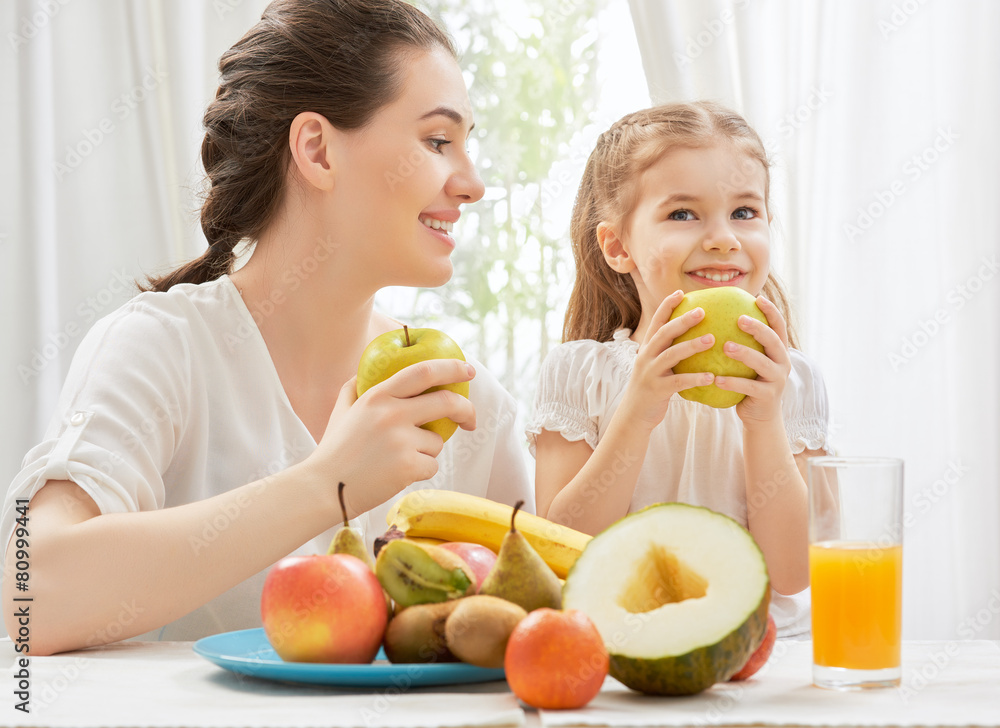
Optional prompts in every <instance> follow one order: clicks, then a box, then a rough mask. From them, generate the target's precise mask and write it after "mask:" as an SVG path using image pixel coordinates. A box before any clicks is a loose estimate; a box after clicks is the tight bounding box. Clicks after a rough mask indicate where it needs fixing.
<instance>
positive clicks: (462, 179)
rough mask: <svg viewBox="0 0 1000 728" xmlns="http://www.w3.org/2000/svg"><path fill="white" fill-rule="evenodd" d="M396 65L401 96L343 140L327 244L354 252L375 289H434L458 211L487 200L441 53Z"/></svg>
mask: <svg viewBox="0 0 1000 728" xmlns="http://www.w3.org/2000/svg"><path fill="white" fill-rule="evenodd" d="M398 63H400V65H401V66H402V67H403V68H404V69H405V70H404V71H403V84H402V91H401V92H400V94H399V96H398V97H397V98H396V100H395V101H393V102H392V103H390V104H388V105H387V106H385V107H383V108H382V109H380V110H379V111H378V112H377V113H376V114H375V116H374V117H373V118H372V120H371V121H370V122H369V123H368V124H367V125H366V126H365V127H364V128H362V129H359V130H356V131H353V132H348V133H347V134H346V143H345V144H344V145H343V146H342V159H341V160H339V165H338V166H339V167H340V169H339V170H338V174H337V182H336V189H335V190H334V191H335V199H336V203H335V204H336V208H337V214H336V215H335V217H334V219H335V220H337V227H338V228H339V229H337V230H331V236H332V237H334V238H335V239H337V240H338V241H339V244H340V245H347V246H351V248H352V252H354V253H355V266H354V267H355V269H356V272H357V274H358V275H359V276H361V277H366V276H367V277H368V278H369V279H370V281H369V282H370V283H371V284H372V285H373V286H374V287H375V288H381V287H383V286H388V285H402V286H425V287H430V286H439V285H442V284H444V283H445V282H447V281H448V279H449V278H451V275H452V264H451V253H452V251H453V250H454V248H455V239H454V238H453V237H452V228H453V227H455V228H457V227H458V226H459V225H460V224H461V223H460V222H459V216H460V214H461V208H462V205H464V204H467V203H471V202H476V201H477V200H479V199H480V198H481V197H482V196H483V192H484V186H483V181H482V179H481V178H480V177H479V174H478V173H477V172H476V169H475V167H474V166H473V163H472V160H471V159H470V158H469V155H468V153H467V152H466V147H465V145H466V139H467V137H468V136H469V132H470V131H471V129H472V126H473V119H472V106H471V104H470V103H469V95H468V92H467V91H466V88H465V80H464V78H463V77H462V73H461V70H460V69H459V67H458V64H457V63H456V62H455V59H454V58H453V57H452V55H451V54H450V53H449V52H447V51H446V50H444V49H441V48H437V49H434V50H431V51H419V52H415V53H412V52H411V53H401V54H400V55H399V57H398Z"/></svg>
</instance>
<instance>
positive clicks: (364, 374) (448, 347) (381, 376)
mask: <svg viewBox="0 0 1000 728" xmlns="http://www.w3.org/2000/svg"><path fill="white" fill-rule="evenodd" d="M427 359H461V360H462V361H465V355H464V354H463V353H462V350H461V349H460V348H459V346H458V344H456V343H455V342H454V340H452V338H451V337H450V336H448V335H447V334H445V333H444V332H441V331H438V330H437V329H411V328H408V327H406V326H404V327H403V328H401V329H398V330H396V331H389V332H387V333H384V334H382V335H381V336H376V337H375V338H374V339H372V341H371V343H370V344H368V346H367V347H365V350H364V352H363V353H362V354H361V361H360V362H358V396H359V397H360V396H361V395H362V394H364V393H365V392H366V391H368V390H369V389H371V388H372V387H374V386H375V385H376V384H378V383H379V382H382V381H384V380H386V379H388V378H389V377H391V376H392V375H393V374H395V373H396V372H398V371H400V370H402V369H405V368H406V367H408V366H410V365H411V364H416V363H417V362H421V361H426V360H427ZM437 389H450V390H451V391H452V392H456V393H458V394H460V395H462V396H463V397H466V398H467V397H468V396H469V383H468V382H455V383H454V384H445V385H442V386H440V387H431V388H430V389H428V390H427V391H428V392H433V391H435V390H437ZM421 427H423V428H424V429H425V430H430V431H431V432H436V433H437V434H439V435H440V436H441V439H442V440H444V441H445V442H447V441H448V438H449V437H451V436H452V435H454V434H455V430H457V429H458V425H457V424H456V423H455V422H453V421H452V420H450V419H447V418H442V419H440V420H434V421H433V422H428V423H427V424H425V425H421Z"/></svg>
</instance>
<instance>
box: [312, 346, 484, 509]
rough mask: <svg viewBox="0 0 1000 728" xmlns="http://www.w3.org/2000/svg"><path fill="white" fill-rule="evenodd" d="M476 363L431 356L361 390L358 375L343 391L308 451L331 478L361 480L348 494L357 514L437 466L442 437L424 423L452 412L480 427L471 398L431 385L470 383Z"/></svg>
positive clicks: (465, 425)
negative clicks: (435, 389) (312, 448)
mask: <svg viewBox="0 0 1000 728" xmlns="http://www.w3.org/2000/svg"><path fill="white" fill-rule="evenodd" d="M475 374H476V370H475V368H474V367H473V366H472V365H471V364H469V363H467V362H464V361H461V360H459V359H428V360H425V361H422V362H419V363H417V364H413V365H411V366H408V367H406V368H405V369H402V370H400V371H399V372H397V373H396V374H394V375H392V376H391V377H389V378H388V379H386V380H385V381H383V382H380V383H379V384H377V385H375V386H374V387H372V388H371V389H369V390H368V391H366V392H365V393H364V394H363V395H362V396H361V397H358V396H357V379H356V378H352V379H350V380H349V381H348V382H346V383H345V384H344V386H343V387H342V388H341V390H340V396H339V397H338V398H337V403H336V405H335V406H334V408H333V412H332V414H331V415H330V421H329V422H328V423H327V427H326V431H325V432H324V434H323V438H322V439H321V440H320V442H319V445H318V446H317V448H316V450H315V451H314V452H313V453H312V454H311V455H310V456H309V460H310V461H312V464H313V465H314V466H315V467H316V468H317V469H318V470H319V471H320V472H321V473H323V474H326V473H328V474H329V478H330V482H331V483H333V484H334V485H336V483H337V482H339V481H343V482H345V483H347V484H349V485H350V484H353V483H357V484H358V485H357V486H356V487H353V488H347V489H345V491H344V495H345V498H346V501H347V506H348V513H349V514H350V515H351V516H356V515H358V514H360V513H364V512H365V511H368V510H371V509H372V508H374V507H375V506H377V505H380V504H381V503H384V502H385V501H387V500H388V499H389V498H391V497H392V496H394V495H395V494H396V493H398V492H400V491H401V490H403V488H405V487H406V486H408V485H410V484H411V483H414V482H417V481H419V480H427V479H428V478H431V477H433V476H434V474H435V473H437V470H438V463H437V456H438V454H439V453H440V452H441V449H442V447H444V441H443V440H442V439H441V436H440V435H438V434H436V433H434V432H431V431H430V430H425V429H423V428H421V427H420V426H421V425H423V424H426V423H427V422H432V421H433V420H437V419H441V418H442V417H447V418H449V419H451V420H454V421H455V422H456V423H458V426H459V427H461V428H462V429H463V430H474V429H475V427H476V410H475V407H473V405H472V402H470V401H469V400H468V398H466V397H463V396H461V395H460V394H456V393H455V392H452V391H450V390H447V389H439V390H437V391H434V392H428V391H427V390H428V389H430V388H431V387H436V386H440V385H444V384H453V383H455V382H467V381H469V380H471V379H472V378H473V377H474V376H475Z"/></svg>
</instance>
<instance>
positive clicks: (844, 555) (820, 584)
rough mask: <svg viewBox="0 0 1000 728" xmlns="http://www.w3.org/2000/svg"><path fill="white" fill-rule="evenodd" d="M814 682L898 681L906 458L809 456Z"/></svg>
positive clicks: (846, 685)
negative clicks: (904, 465)
mask: <svg viewBox="0 0 1000 728" xmlns="http://www.w3.org/2000/svg"><path fill="white" fill-rule="evenodd" d="M808 474H809V584H810V587H811V591H812V640H813V683H814V684H815V685H817V686H819V687H823V688H833V689H841V690H862V689H866V688H877V687H891V686H895V685H899V682H900V676H901V674H902V667H901V665H900V634H901V631H902V586H903V541H902V536H903V533H902V521H903V461H902V460H899V459H896V458H875V457H865V458H861V457H818V458H812V459H810V460H809V470H808Z"/></svg>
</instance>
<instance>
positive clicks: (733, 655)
mask: <svg viewBox="0 0 1000 728" xmlns="http://www.w3.org/2000/svg"><path fill="white" fill-rule="evenodd" d="M766 594H767V596H766V597H765V598H764V600H763V601H761V603H760V606H759V607H757V609H756V611H754V612H753V614H751V615H750V616H749V617H748V618H747V620H746V622H744V623H743V625H742V626H741V627H739V628H738V629H736V631H734V632H730V633H729V635H728V636H727V637H725V638H724V639H723V640H722V641H721V642H717V643H716V644H714V645H706V646H705V647H699V648H698V649H695V650H692V651H691V652H688V653H687V654H685V655H678V656H675V657H664V658H661V659H659V660H649V659H640V658H632V657H627V656H625V655H614V654H613V655H611V656H610V657H611V664H610V667H609V669H608V673H609V674H610V675H611V677H613V678H615V679H616V680H618V681H619V682H620V683H622V684H623V685H625V686H627V687H629V688H632V690H637V691H639V692H640V693H646V694H647V695H693V694H694V693H700V692H701V691H702V690H706V689H708V688H710V687H712V686H713V685H715V683H717V682H726V681H727V680H728V679H729V678H731V677H732V676H733V675H735V674H736V673H737V672H739V670H740V668H741V667H743V666H744V665H745V664H746V663H747V660H749V659H750V656H751V655H752V654H753V653H754V651H755V650H756V649H757V648H758V647H759V646H760V643H761V641H762V640H763V639H764V633H765V632H766V631H767V610H768V606H769V604H770V601H771V593H770V590H768V591H767V592H766Z"/></svg>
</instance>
